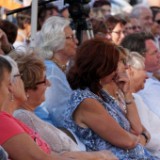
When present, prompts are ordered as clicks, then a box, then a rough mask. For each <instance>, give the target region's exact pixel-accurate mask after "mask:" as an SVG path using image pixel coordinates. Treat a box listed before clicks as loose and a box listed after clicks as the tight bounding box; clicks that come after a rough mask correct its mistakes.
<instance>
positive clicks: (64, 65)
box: [52, 58, 67, 72]
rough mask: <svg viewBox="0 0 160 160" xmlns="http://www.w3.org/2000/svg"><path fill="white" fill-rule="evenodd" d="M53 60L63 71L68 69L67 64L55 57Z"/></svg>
mask: <svg viewBox="0 0 160 160" xmlns="http://www.w3.org/2000/svg"><path fill="white" fill-rule="evenodd" d="M52 61H53V62H54V63H55V64H56V65H57V66H58V67H59V68H60V69H61V70H62V71H63V72H65V71H66V68H67V65H66V64H60V63H59V62H58V61H57V60H56V59H55V58H52Z"/></svg>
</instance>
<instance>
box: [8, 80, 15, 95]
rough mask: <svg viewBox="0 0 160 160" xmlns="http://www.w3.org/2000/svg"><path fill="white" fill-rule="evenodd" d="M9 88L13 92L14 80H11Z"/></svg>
mask: <svg viewBox="0 0 160 160" xmlns="http://www.w3.org/2000/svg"><path fill="white" fill-rule="evenodd" d="M8 90H9V92H10V93H13V90H14V89H13V83H12V82H10V84H9V86H8Z"/></svg>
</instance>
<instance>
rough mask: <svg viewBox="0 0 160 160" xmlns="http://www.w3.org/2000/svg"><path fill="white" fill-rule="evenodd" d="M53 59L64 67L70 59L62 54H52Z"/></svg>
mask: <svg viewBox="0 0 160 160" xmlns="http://www.w3.org/2000/svg"><path fill="white" fill-rule="evenodd" d="M53 59H56V60H57V61H58V62H59V63H60V64H61V65H66V64H67V62H68V61H69V60H70V58H69V57H68V56H66V55H64V54H63V52H58V53H55V54H54V57H53Z"/></svg>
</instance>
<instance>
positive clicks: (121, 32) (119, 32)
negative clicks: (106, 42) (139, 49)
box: [111, 31, 124, 35]
mask: <svg viewBox="0 0 160 160" xmlns="http://www.w3.org/2000/svg"><path fill="white" fill-rule="evenodd" d="M111 32H112V33H116V34H118V35H121V34H124V31H111Z"/></svg>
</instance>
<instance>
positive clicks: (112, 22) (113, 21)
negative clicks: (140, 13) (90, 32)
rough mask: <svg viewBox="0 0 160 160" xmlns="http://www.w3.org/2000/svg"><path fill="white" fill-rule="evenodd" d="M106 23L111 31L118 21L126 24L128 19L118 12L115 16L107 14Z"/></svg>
mask: <svg viewBox="0 0 160 160" xmlns="http://www.w3.org/2000/svg"><path fill="white" fill-rule="evenodd" d="M105 23H106V26H107V28H108V32H111V31H112V30H113V29H114V27H115V26H116V25H117V24H118V23H120V24H122V25H125V24H126V23H127V21H126V20H125V18H124V17H123V16H122V15H120V14H117V15H114V16H113V15H109V16H107V17H106V21H105Z"/></svg>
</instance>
